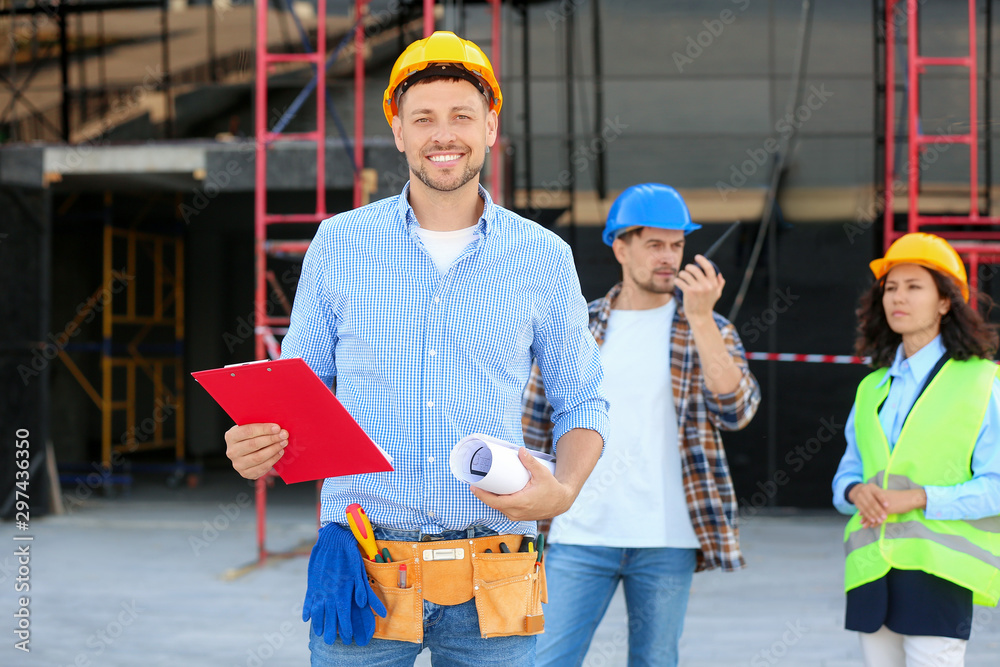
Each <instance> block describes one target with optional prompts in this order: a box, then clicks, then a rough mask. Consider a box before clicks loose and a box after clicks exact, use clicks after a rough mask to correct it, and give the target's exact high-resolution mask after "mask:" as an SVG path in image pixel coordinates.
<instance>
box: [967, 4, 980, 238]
mask: <svg viewBox="0 0 1000 667" xmlns="http://www.w3.org/2000/svg"><path fill="white" fill-rule="evenodd" d="M978 51H979V49H978V48H977V42H976V0H969V134H970V137H969V218H971V219H972V221H973V222H975V221H977V220H979V63H978V61H977V60H978V59H977V56H978Z"/></svg>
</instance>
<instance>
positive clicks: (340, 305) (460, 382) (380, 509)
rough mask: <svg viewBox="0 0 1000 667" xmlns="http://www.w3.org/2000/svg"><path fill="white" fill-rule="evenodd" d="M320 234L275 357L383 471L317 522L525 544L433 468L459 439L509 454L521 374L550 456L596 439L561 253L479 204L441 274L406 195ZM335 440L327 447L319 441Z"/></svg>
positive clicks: (517, 221)
mask: <svg viewBox="0 0 1000 667" xmlns="http://www.w3.org/2000/svg"><path fill="white" fill-rule="evenodd" d="M408 192H409V185H407V186H406V187H404V188H403V192H402V194H400V195H399V196H396V197H390V198H388V199H383V200H381V201H378V202H375V203H373V204H370V205H368V206H365V207H363V208H360V209H356V210H353V211H348V212H346V213H341V214H340V215H337V216H334V217H333V218H330V219H329V220H326V221H324V222H323V223H322V224H321V225H320V227H319V230H318V231H317V232H316V236H315V238H314V239H313V242H312V243H311V244H310V246H309V250H308V252H307V253H306V256H305V260H304V262H303V265H302V276H301V278H300V279H299V284H298V288H297V291H296V294H295V305H294V307H293V309H292V317H291V324H290V326H289V329H288V335H287V336H285V339H284V341H283V342H282V357H286V358H287V357H301V358H302V359H304V360H305V362H306V363H307V364H308V365H309V366H310V367H311V368H312V369H313V371H315V372H316V374H317V375H318V376H319V377H320V378H321V379H322V380H323V382H325V383H326V384H327V386H331V387H332V386H333V384H334V381H336V394H337V398H338V399H339V400H340V402H341V403H342V404H343V405H344V407H345V408H346V409H347V411H348V412H349V413H350V414H351V415H352V416H353V417H354V419H355V420H357V422H358V423H359V424H360V425H361V427H362V428H363V429H364V430H365V432H366V433H367V434H368V435H369V436H370V437H371V438H372V440H374V441H375V442H376V443H378V444H379V446H381V447H382V448H383V449H385V450H386V451H387V452H388V453H389V454H390V455H391V456H392V457H393V461H394V463H393V465H394V467H395V471H393V472H382V473H368V474H364V475H353V476H347V477H337V478H330V479H327V480H326V481H325V483H324V484H323V491H322V495H321V500H320V505H321V521H322V522H323V523H324V524H325V523H326V522H328V521H336V522H338V523H345V519H344V510H345V508H346V507H347V506H348V505H350V504H351V503H355V502H356V503H360V504H361V506H362V507H364V508H365V511H366V512H367V513H368V516H369V518H370V519H371V521H372V523H374V524H376V525H381V526H387V527H392V528H398V529H403V530H419V531H422V532H423V533H428V534H437V533H440V532H442V531H446V530H461V529H465V528H468V527H469V526H474V525H483V526H486V527H489V528H492V529H493V530H496V531H497V532H499V533H518V534H531V533H533V532H534V530H535V526H534V522H530V521H528V522H513V521H510V520H509V519H507V517H505V516H504V515H503V514H501V513H500V512H498V511H497V510H495V509H493V508H491V507H489V506H487V505H485V504H484V503H482V502H480V501H479V500H478V499H477V498H476V497H475V496H474V495H472V493H471V491H470V490H469V487H468V485H467V484H465V483H463V482H460V481H459V480H457V479H456V478H455V477H454V476H453V475H452V474H451V471H450V469H449V467H448V455H449V453H450V452H451V449H452V447H453V446H454V445H455V444H456V443H457V442H458V441H459V440H461V439H462V438H463V437H465V436H467V435H469V434H471V433H485V434H487V435H491V436H494V437H497V438H502V439H503V440H507V441H508V442H512V443H516V444H518V445H520V444H523V442H524V440H523V436H522V433H521V395H522V392H523V390H524V387H525V384H526V383H527V381H528V377H529V374H530V372H531V365H532V361H533V360H536V361H537V363H538V366H539V368H540V369H541V372H542V375H543V376H544V380H545V386H546V388H547V389H548V392H549V400H550V401H551V403H552V406H553V422H554V431H553V436H554V441H555V442H557V443H558V440H559V438H560V437H561V436H562V435H563V434H564V433H566V432H567V431H569V430H571V429H574V428H584V429H591V430H594V431H597V432H598V433H600V434H601V436H602V437H604V436H605V435H606V432H607V425H608V405H607V401H605V399H604V396H603V394H602V392H601V377H602V372H601V363H600V358H599V356H598V354H599V353H598V349H597V344H596V343H595V341H594V338H593V336H592V335H590V332H589V330H588V328H587V321H588V320H587V303H586V301H585V300H584V298H583V296H582V294H581V292H580V283H579V279H578V278H577V274H576V269H575V267H574V264H573V256H572V252H571V250H570V248H569V246H567V245H566V243H564V242H563V241H562V240H561V239H560V238H559V237H558V236H556V235H555V234H553V233H552V232H550V231H548V230H546V229H544V228H542V227H541V226H539V225H537V224H535V223H533V222H531V221H529V220H525V219H524V218H521V217H520V216H517V215H515V214H514V213H511V212H510V211H508V210H506V209H504V208H502V207H500V206H497V205H495V204H494V203H493V201H492V200H491V199H490V196H489V194H488V193H487V192H486V190H485V189H483V188H482V187H480V189H479V194H480V196H481V197H482V198H483V200H484V202H485V205H484V208H483V214H482V217H480V219H479V221H478V223H477V225H476V232H477V237H476V240H475V241H474V242H473V243H471V244H470V245H469V247H468V248H466V249H465V250H464V251H463V252H462V254H461V255H459V257H458V258H457V259H456V260H455V262H454V263H453V264H452V265H451V267H450V268H449V270H448V272H447V273H446V274H445V275H441V273H440V272H439V271H438V269H437V268H436V267H435V265H434V261H433V260H432V259H431V257H430V255H429V254H428V253H427V251H426V250H425V249H424V246H423V244H422V242H421V241H420V239H419V237H418V236H417V234H416V232H415V230H416V228H417V227H418V223H417V220H416V217H415V216H414V213H413V209H412V208H411V207H410V204H409V200H408V198H407V193H408ZM330 437H331V439H335V438H336V437H337V436H336V433H331V434H330Z"/></svg>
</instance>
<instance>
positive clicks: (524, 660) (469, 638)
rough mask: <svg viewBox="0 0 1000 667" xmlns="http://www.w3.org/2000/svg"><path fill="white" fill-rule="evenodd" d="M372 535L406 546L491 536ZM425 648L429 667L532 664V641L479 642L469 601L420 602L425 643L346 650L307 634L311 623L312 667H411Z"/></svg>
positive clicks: (476, 532) (478, 531) (385, 642)
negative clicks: (397, 541) (427, 540)
mask: <svg viewBox="0 0 1000 667" xmlns="http://www.w3.org/2000/svg"><path fill="white" fill-rule="evenodd" d="M374 531H375V537H376V539H379V540H406V541H421V539H422V538H423V539H427V538H428V537H433V538H434V539H443V540H459V539H463V538H472V537H483V536H485V535H495V534H496V532H495V531H492V530H489V529H486V528H483V527H481V526H479V527H473V528H470V529H469V530H468V531H465V530H462V531H452V532H449V533H442V534H441V535H434V536H424V535H420V534H419V533H416V532H411V531H400V530H392V529H386V528H381V527H379V526H375V528H374ZM424 648H429V649H430V651H431V664H433V665H434V667H466V666H468V665H477V666H478V665H487V666H488V665H495V666H496V667H531V666H532V665H534V664H535V637H534V636H526V637H524V636H522V637H491V638H489V639H483V637H482V636H481V635H480V634H479V612H478V611H476V601H475V600H474V599H473V600H469V601H468V602H465V603H463V604H458V605H452V606H445V605H439V604H434V603H433V602H428V601H426V600H424V641H423V643H420V644H416V643H413V642H401V641H393V640H390V639H372V640H371V642H370V643H369V644H368V645H367V646H358V645H357V644H347V645H345V644H344V643H343V642H341V641H340V638H339V637H338V638H337V641H335V642H334V643H333V644H327V643H326V642H325V641H323V637H322V636H320V635H317V634H316V633H314V632H313V631H312V626H311V624H310V630H309V651H310V653H311V655H312V658H311V661H310V664H311V665H312V666H313V667H404V666H406V667H411V666H412V665H413V663H414V661H415V660H416V659H417V655H419V653H420V652H421V651H422V650H423V649H424Z"/></svg>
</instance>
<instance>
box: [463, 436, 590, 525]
mask: <svg viewBox="0 0 1000 667" xmlns="http://www.w3.org/2000/svg"><path fill="white" fill-rule="evenodd" d="M517 457H518V459H520V461H521V463H522V464H523V465H524V467H525V468H527V469H528V472H529V473H531V479H529V480H528V483H527V485H525V487H524V488H523V489H521V490H520V491H517V492H515V493H510V494H507V495H502V496H501V495H497V494H495V493H490V492H489V491H484V490H482V489H480V488H477V487H475V486H470V487H469V488H470V489H472V493H473V494H475V496H476V498H479V499H480V500H482V501H483V502H484V503H486V504H487V505H489V506H490V507H492V508H493V509H497V510H500V511H501V512H503V513H504V515H505V516H506V517H507V518H508V519H510V520H511V521H538V520H539V519H550V518H552V517H554V516H556V515H559V514H562V513H563V512H565V511H566V510H568V509H569V508H570V505H572V504H573V501H574V500H576V495H577V493H579V489H576V490H573V489H572V488H571V487H570V486H569V485H567V484H562V483H560V482H559V480H558V479H556V478H555V475H553V474H552V473H551V472H549V469H548V468H546V467H545V466H544V465H542V464H541V462H539V460H538V459H536V458H535V457H534V456H532V455H531V454H530V453H528V449H527V448H526V447H521V449H519V450H518V452H517Z"/></svg>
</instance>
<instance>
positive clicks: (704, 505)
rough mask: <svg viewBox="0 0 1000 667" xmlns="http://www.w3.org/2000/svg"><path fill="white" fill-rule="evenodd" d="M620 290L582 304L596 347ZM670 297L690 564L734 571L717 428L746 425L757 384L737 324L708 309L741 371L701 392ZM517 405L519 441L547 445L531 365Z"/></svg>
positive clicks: (682, 321)
mask: <svg viewBox="0 0 1000 667" xmlns="http://www.w3.org/2000/svg"><path fill="white" fill-rule="evenodd" d="M620 292H621V284H620V283H619V284H618V285H615V286H614V287H613V288H611V291H610V292H608V294H607V295H606V296H605V297H604V298H602V299H598V300H596V301H592V302H591V303H590V304H589V311H590V332H591V333H592V334H593V335H594V338H595V339H596V340H597V344H598V345H603V343H604V333H605V331H606V330H607V326H608V317H609V316H610V314H611V306H612V304H613V303H614V300H615V298H616V297H617V296H618V294H619V293H620ZM675 298H677V299H678V303H677V311H676V314H675V315H674V320H673V326H672V337H671V343H670V356H671V361H670V366H671V379H672V381H673V390H674V406H675V407H676V409H677V415H678V420H677V426H678V442H679V445H680V450H681V469H682V474H683V479H684V495H685V497H686V498H687V504H688V510H689V512H690V514H691V524H692V525H693V526H694V532H695V534H696V535H697V536H698V541H699V542H700V544H701V549H700V550H699V552H698V566H697V570H698V571H702V570H710V569H713V568H722V569H723V570H738V569H740V568H742V567H743V566H744V564H745V563H744V560H743V555H742V553H741V552H740V542H739V528H738V526H737V511H738V507H737V501H736V493H735V491H734V489H733V482H732V478H731V477H730V476H729V464H728V463H727V461H726V452H725V449H723V446H722V437H721V436H720V434H719V431H720V430H723V431H738V430H740V429H741V428H743V427H744V426H746V425H747V424H749V423H750V420H751V419H753V416H754V414H755V413H756V412H757V406H758V405H759V404H760V386H759V385H758V384H757V380H756V378H754V376H753V374H752V373H751V372H750V369H749V368H748V366H747V360H746V353H745V351H744V350H743V344H742V343H741V342H740V338H739V336H738V335H737V333H736V327H734V326H733V325H732V324H731V323H730V322H729V321H728V320H727V319H725V318H724V317H722V316H721V315H719V314H718V313H713V315H714V317H715V322H716V324H717V325H718V327H719V330H720V331H721V332H722V338H723V340H725V343H726V347H727V349H728V350H729V353H730V354H731V355H732V356H733V357H734V359H735V361H736V364H737V366H739V368H740V370H741V371H742V372H743V377H742V378H741V379H740V384H739V386H738V387H737V388H736V390H735V391H733V392H732V393H729V394H713V393H711V392H710V391H709V390H708V388H707V387H706V386H705V380H704V373H703V369H702V366H701V361H700V359H699V358H698V351H697V349H696V348H695V344H694V336H693V335H692V334H691V328H690V325H689V324H688V320H687V317H686V316H685V315H684V309H683V303H682V302H681V299H680V295H679V294H678V293H675ZM523 406H524V413H523V415H522V418H521V425H522V429H523V431H524V441H525V444H526V445H527V446H528V447H532V448H535V449H540V450H543V451H550V450H551V447H552V419H551V414H552V408H551V406H550V405H549V402H548V400H547V399H546V398H545V387H544V384H543V382H542V378H541V375H540V374H539V372H538V368H537V367H535V368H533V369H532V373H531V378H530V379H529V380H528V385H527V387H526V388H525V392H524V398H523ZM612 409H614V407H613V406H612Z"/></svg>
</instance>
